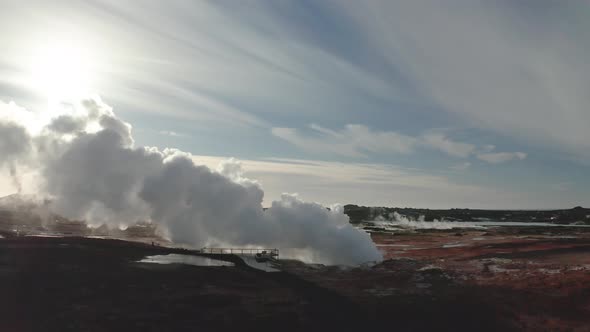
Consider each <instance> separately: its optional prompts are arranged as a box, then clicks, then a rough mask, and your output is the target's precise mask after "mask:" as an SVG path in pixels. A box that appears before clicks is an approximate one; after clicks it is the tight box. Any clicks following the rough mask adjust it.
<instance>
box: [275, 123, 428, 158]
mask: <svg viewBox="0 0 590 332" xmlns="http://www.w3.org/2000/svg"><path fill="white" fill-rule="evenodd" d="M309 128H310V129H311V130H312V132H313V133H312V134H311V135H308V134H303V133H301V132H299V131H298V130H296V129H294V128H273V129H272V134H273V135H275V136H276V137H279V138H281V139H283V140H285V141H287V142H289V143H291V144H293V145H295V146H297V147H299V148H300V149H302V150H305V151H309V152H312V153H318V154H325V153H328V154H336V155H341V156H346V157H367V153H368V152H371V153H410V152H412V151H413V149H414V145H415V143H416V139H415V138H413V137H410V136H406V135H403V134H399V133H396V132H392V131H371V130H370V129H369V128H368V127H366V126H363V125H352V124H350V125H347V126H345V127H344V129H342V130H340V131H333V130H330V129H327V128H324V127H321V126H319V125H317V124H312V125H310V126H309Z"/></svg>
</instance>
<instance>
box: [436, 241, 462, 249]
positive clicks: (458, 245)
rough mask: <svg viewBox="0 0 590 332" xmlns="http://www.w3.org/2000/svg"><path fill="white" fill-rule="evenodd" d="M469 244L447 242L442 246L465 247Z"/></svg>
mask: <svg viewBox="0 0 590 332" xmlns="http://www.w3.org/2000/svg"><path fill="white" fill-rule="evenodd" d="M466 245H467V244H465V243H459V242H457V243H447V244H443V245H442V248H456V247H465V246H466Z"/></svg>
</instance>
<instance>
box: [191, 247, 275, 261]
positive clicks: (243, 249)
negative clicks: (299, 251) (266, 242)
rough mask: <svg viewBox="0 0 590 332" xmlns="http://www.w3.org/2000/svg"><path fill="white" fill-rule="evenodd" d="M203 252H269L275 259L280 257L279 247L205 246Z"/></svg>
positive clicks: (236, 253)
mask: <svg viewBox="0 0 590 332" xmlns="http://www.w3.org/2000/svg"><path fill="white" fill-rule="evenodd" d="M201 253H203V254H230V255H252V256H254V255H256V254H264V253H266V254H268V255H270V256H272V257H274V258H275V259H278V258H279V249H275V248H273V249H254V248H203V249H201Z"/></svg>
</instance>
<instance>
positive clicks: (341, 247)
mask: <svg viewBox="0 0 590 332" xmlns="http://www.w3.org/2000/svg"><path fill="white" fill-rule="evenodd" d="M41 118H42V117H40V116H38V115H36V114H34V113H31V112H29V111H27V110H25V109H22V108H19V107H17V106H16V105H14V104H12V103H11V104H5V103H2V102H0V155H1V156H2V157H1V160H0V168H2V169H3V170H5V172H4V173H6V174H9V175H10V176H12V181H13V183H15V184H18V188H19V190H20V187H21V183H22V179H21V174H28V175H29V176H28V179H34V181H32V183H29V184H28V190H29V191H33V192H34V193H35V194H36V195H38V196H39V197H43V198H49V199H50V200H51V208H52V210H54V212H56V213H59V214H62V215H64V216H66V217H68V218H72V219H81V220H86V221H87V222H88V223H89V224H94V225H100V224H103V223H106V224H110V225H112V226H120V225H124V224H132V223H135V222H137V221H151V222H153V223H155V224H157V225H158V227H159V228H160V229H161V230H163V231H164V232H165V234H166V235H167V236H168V237H169V238H170V240H172V241H173V242H176V243H185V244H189V245H192V246H196V247H201V246H218V245H220V246H221V245H224V246H256V247H278V248H281V249H282V252H281V254H282V255H284V253H285V254H286V255H287V256H291V257H296V258H300V259H304V260H306V261H311V262H319V263H326V264H358V263H362V262H366V261H374V260H380V259H381V255H380V253H379V252H378V250H377V249H376V247H375V245H374V244H373V242H372V241H371V239H370V238H369V236H368V235H367V234H366V233H364V232H362V231H359V230H357V229H355V228H354V227H352V226H351V225H350V224H349V222H348V217H347V216H346V215H344V214H343V213H342V209H341V208H338V207H334V208H332V209H330V210H328V209H326V208H325V207H323V206H321V205H319V204H315V203H307V202H304V201H302V200H300V199H299V198H297V197H296V196H293V195H283V196H282V198H281V199H280V200H279V201H275V202H273V203H272V206H271V207H270V208H269V209H266V210H263V208H262V200H263V195H264V192H263V190H262V189H261V186H260V185H259V184H258V183H257V182H256V181H253V180H250V179H247V178H245V177H244V176H243V173H242V169H241V167H240V164H239V163H238V162H236V161H235V160H228V161H226V162H224V163H222V164H221V165H220V166H219V168H218V169H217V170H215V171H214V170H211V169H209V168H207V167H205V166H200V165H196V164H195V163H194V162H193V160H192V158H191V155H190V154H187V153H184V152H181V151H178V150H175V149H164V150H159V149H157V148H151V147H135V146H134V141H133V137H132V135H131V126H130V125H129V124H127V123H125V122H123V121H122V120H121V119H119V118H117V117H116V116H115V114H114V113H113V111H112V110H111V108H110V107H108V106H107V105H106V104H104V103H103V102H102V101H101V100H100V99H99V98H93V99H89V100H85V101H83V102H81V103H80V104H77V105H68V106H63V107H62V108H61V110H60V112H59V115H55V116H53V117H51V118H50V119H48V120H46V121H41V120H40V119H41ZM31 174H33V176H32V175H31ZM29 182H31V181H29Z"/></svg>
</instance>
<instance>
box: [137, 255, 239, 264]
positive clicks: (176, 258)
mask: <svg viewBox="0 0 590 332" xmlns="http://www.w3.org/2000/svg"><path fill="white" fill-rule="evenodd" d="M139 262H140V263H155V264H188V265H196V266H234V263H231V262H226V261H220V260H217V259H211V258H207V257H201V256H193V255H181V254H168V255H154V256H147V257H146V258H144V259H142V260H140V261H139Z"/></svg>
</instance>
